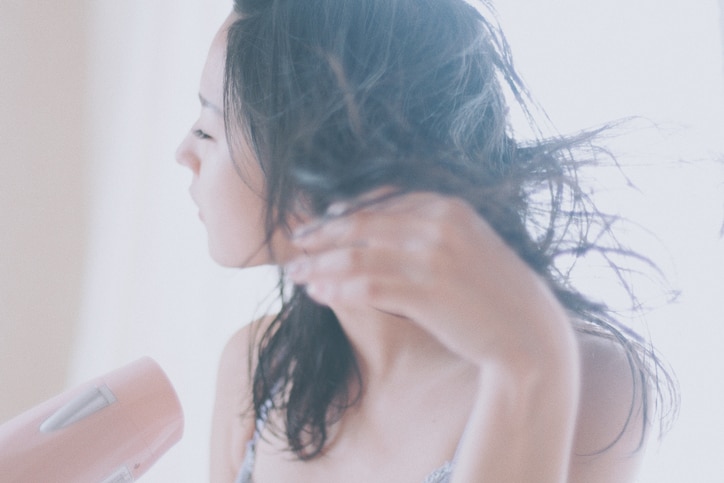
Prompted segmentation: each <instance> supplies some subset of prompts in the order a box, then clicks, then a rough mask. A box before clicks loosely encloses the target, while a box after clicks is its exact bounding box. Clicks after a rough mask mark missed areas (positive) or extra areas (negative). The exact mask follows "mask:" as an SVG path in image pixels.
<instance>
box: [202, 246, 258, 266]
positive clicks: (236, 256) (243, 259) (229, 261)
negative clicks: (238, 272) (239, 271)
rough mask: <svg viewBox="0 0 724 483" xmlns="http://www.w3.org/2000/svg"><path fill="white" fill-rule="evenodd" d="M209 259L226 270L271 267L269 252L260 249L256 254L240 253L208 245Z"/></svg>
mask: <svg viewBox="0 0 724 483" xmlns="http://www.w3.org/2000/svg"><path fill="white" fill-rule="evenodd" d="M209 254H210V255H211V259H212V260H214V262H216V263H217V264H218V265H220V266H222V267H226V268H251V267H258V266H261V265H271V264H272V261H271V257H270V255H269V251H268V250H267V249H266V248H265V247H262V248H260V249H259V250H257V251H256V252H248V251H246V252H241V251H239V250H228V249H222V247H218V246H214V245H213V244H212V243H211V242H210V243H209Z"/></svg>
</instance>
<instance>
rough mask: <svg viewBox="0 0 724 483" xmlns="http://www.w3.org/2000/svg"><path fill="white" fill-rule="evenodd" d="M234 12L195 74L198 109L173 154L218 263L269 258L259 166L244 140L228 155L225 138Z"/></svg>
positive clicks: (260, 262)
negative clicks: (185, 172)
mask: <svg viewBox="0 0 724 483" xmlns="http://www.w3.org/2000/svg"><path fill="white" fill-rule="evenodd" d="M235 18H236V16H235V15H234V14H232V15H230V16H229V18H228V19H227V20H226V21H225V22H224V24H223V25H222V26H221V28H220V30H219V32H218V33H217V34H216V36H215V38H214V40H213V42H212V44H211V48H210V50H209V54H208V57H207V60H206V64H205V66H204V69H203V73H202V75H201V83H200V89H199V100H200V102H201V110H200V114H199V117H198V119H197V120H196V122H195V123H194V124H193V126H192V128H191V130H190V131H189V133H188V134H187V135H186V137H185V139H184V140H183V142H182V143H181V145H180V146H179V148H178V150H177V152H176V159H177V161H178V162H179V164H181V165H182V166H185V167H187V168H189V169H190V170H191V172H192V175H193V177H192V182H191V187H190V193H191V197H192V198H193V200H194V202H195V203H196V205H197V206H198V207H199V216H200V218H201V219H202V221H203V223H204V225H205V226H206V230H207V234H208V244H209V252H210V254H211V257H212V258H213V259H214V261H216V262H217V263H218V264H220V265H222V266H226V267H241V266H244V267H249V266H255V265H263V264H267V263H271V262H272V260H271V259H270V255H269V253H270V251H269V249H268V246H267V244H266V243H265V233H264V207H265V201H264V198H263V194H264V176H263V173H262V171H261V167H260V166H259V164H258V162H257V160H256V158H255V156H254V154H253V151H252V150H251V149H250V148H249V146H243V145H242V146H238V147H237V149H235V150H234V157H233V159H232V155H231V152H230V148H229V145H228V143H227V139H226V129H225V125H224V113H223V110H222V106H223V98H224V95H223V94H224V92H223V86H224V65H225V59H226V31H227V29H228V27H229V25H230V24H231V23H232V22H233V21H234V20H235ZM235 163H236V164H235ZM240 172H242V173H243V177H242V176H241V175H240Z"/></svg>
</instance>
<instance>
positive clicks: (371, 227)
mask: <svg viewBox="0 0 724 483" xmlns="http://www.w3.org/2000/svg"><path fill="white" fill-rule="evenodd" d="M375 193H377V196H378V197H379V196H380V194H379V193H378V192H375ZM375 193H372V195H374V194H375ZM349 211H350V212H349V213H345V206H344V205H333V206H332V207H331V208H330V213H331V214H332V216H330V217H329V219H328V220H325V221H324V222H315V223H312V224H311V225H308V226H305V227H302V228H301V229H300V230H298V231H297V235H296V236H295V237H294V243H295V244H296V245H297V246H298V248H300V249H301V250H303V251H304V253H305V255H304V256H302V257H299V258H297V259H296V260H294V261H293V262H292V263H290V264H288V265H287V273H288V276H289V277H290V278H291V279H292V280H293V281H294V282H295V283H297V284H302V285H306V287H307V292H308V293H309V295H310V296H311V297H312V298H314V299H315V300H317V301H318V302H320V303H324V304H327V305H330V306H333V307H334V306H344V305H359V304H362V305H368V306H372V307H375V308H377V309H379V310H382V311H385V312H389V313H392V314H395V315H399V316H402V317H406V318H408V319H410V320H412V321H414V322H415V323H417V324H419V325H420V326H422V327H423V328H424V329H425V330H427V331H428V332H430V333H431V334H433V335H434V336H435V337H436V338H437V339H438V340H440V341H441V342H442V343H443V344H444V345H446V346H447V347H448V348H449V349H450V350H452V351H453V352H456V353H458V354H459V355H460V356H461V357H463V358H465V359H468V360H470V361H471V362H475V363H483V362H484V361H486V360H491V359H497V358H500V357H502V358H505V359H511V358H512V359H514V360H517V361H521V362H523V360H522V359H521V357H524V356H525V355H526V354H527V355H534V353H541V352H542V351H541V349H542V348H543V347H544V346H545V344H546V343H547V342H548V341H549V339H559V338H560V331H563V332H566V331H570V330H571V329H570V326H569V324H568V321H567V320H566V316H565V313H564V311H563V309H562V308H561V307H560V305H559V304H558V302H557V301H556V300H555V297H554V296H553V294H552V293H551V292H550V290H549V289H548V287H547V286H546V284H545V282H544V281H543V280H542V279H541V278H540V277H538V276H537V275H536V274H535V273H534V272H533V271H532V270H531V269H530V268H529V267H528V266H527V265H526V264H525V263H524V262H523V261H522V260H521V259H520V258H519V257H518V256H517V254H515V253H514V252H513V250H512V249H510V248H509V247H508V246H507V245H506V244H505V242H504V241H503V240H502V239H501V238H500V237H499V236H498V235H497V234H496V233H495V231H494V230H493V229H492V228H491V227H490V226H489V225H488V223H486V222H485V220H483V219H482V218H481V217H480V216H479V215H478V214H477V213H476V212H475V211H474V210H473V208H472V207H470V206H469V205H468V204H466V203H465V202H463V201H462V200H460V199H458V198H453V197H446V196H442V195H439V194H434V193H411V194H405V195H399V196H393V197H389V198H388V199H385V200H384V201H380V202H375V203H370V204H369V205H367V206H365V207H363V208H360V209H353V210H349ZM530 362H532V361H530Z"/></svg>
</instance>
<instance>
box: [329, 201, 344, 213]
mask: <svg viewBox="0 0 724 483" xmlns="http://www.w3.org/2000/svg"><path fill="white" fill-rule="evenodd" d="M347 208H349V203H346V202H344V201H337V202H335V203H332V204H331V205H329V207H327V215H330V216H339V215H342V214H343V213H344V212H345V211H347Z"/></svg>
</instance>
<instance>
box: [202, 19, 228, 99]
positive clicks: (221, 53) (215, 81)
mask: <svg viewBox="0 0 724 483" xmlns="http://www.w3.org/2000/svg"><path fill="white" fill-rule="evenodd" d="M237 18H238V17H237V16H236V15H235V14H233V13H232V14H231V15H229V17H227V19H226V20H225V21H224V23H223V24H222V25H221V27H220V28H219V30H218V32H217V33H216V35H215V36H214V40H213V41H212V42H211V47H210V48H209V53H208V55H207V57H206V63H205V64H204V70H203V72H202V73H201V86H200V90H199V92H200V94H201V96H202V97H203V98H205V99H208V101H209V102H211V103H213V104H216V105H217V106H220V105H221V101H222V99H223V88H224V66H225V64H226V35H227V31H228V29H229V26H230V25H231V24H232V23H233V22H234V21H235V20H236V19H237Z"/></svg>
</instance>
